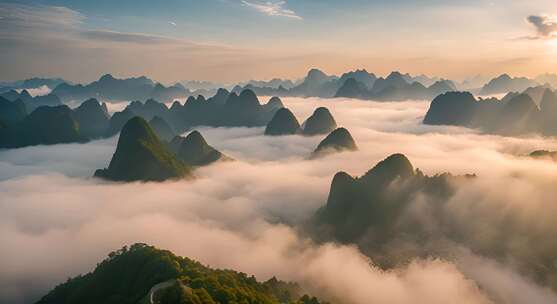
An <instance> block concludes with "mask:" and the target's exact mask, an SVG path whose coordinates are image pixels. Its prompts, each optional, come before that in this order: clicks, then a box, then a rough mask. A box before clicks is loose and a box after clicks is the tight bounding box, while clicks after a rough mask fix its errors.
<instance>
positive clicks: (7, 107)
mask: <svg viewBox="0 0 557 304" xmlns="http://www.w3.org/2000/svg"><path fill="white" fill-rule="evenodd" d="M3 96H6V97H8V98H11V99H14V100H13V101H12V100H10V99H6V98H4V97H3ZM51 97H52V99H51ZM22 99H24V100H26V101H27V102H24V101H22ZM47 102H48V103H49V105H47V106H45V105H42V106H39V107H38V108H37V109H36V110H34V109H33V108H32V109H33V111H32V112H31V113H30V112H29V111H28V109H27V108H28V105H30V106H29V107H31V106H35V103H47ZM50 103H52V105H50ZM54 107H58V109H59V110H60V109H64V110H63V111H64V112H67V116H68V118H67V120H71V121H72V123H71V124H68V126H70V125H71V126H74V125H75V129H76V132H77V133H78V136H77V135H76V136H75V137H74V141H72V140H69V141H68V139H67V138H57V135H56V134H50V136H49V137H48V140H47V139H45V140H42V139H39V138H37V137H35V136H33V134H32V132H33V131H32V129H33V128H34V125H33V124H29V123H28V122H26V119H27V117H29V116H31V115H32V114H34V113H35V112H37V111H38V110H41V111H39V112H38V113H37V114H36V115H33V116H32V117H34V118H35V120H34V121H41V122H42V121H43V120H44V122H42V123H44V124H49V123H50V124H52V125H53V126H54V125H56V123H57V122H50V121H49V120H50V119H52V118H53V117H54V116H50V115H47V114H48V113H50V110H52V109H50V108H54ZM282 107H283V104H282V102H281V100H280V99H279V98H278V97H273V98H271V99H270V100H269V102H268V103H267V104H261V103H260V102H259V99H258V97H257V96H256V95H255V94H254V93H253V92H252V91H249V90H244V91H242V92H241V93H240V95H237V94H235V93H229V92H228V91H226V90H224V89H221V90H218V92H217V94H216V95H215V96H213V97H211V98H209V99H205V97H203V96H198V97H197V98H194V97H190V98H188V99H187V100H186V102H185V103H184V104H181V103H180V102H174V103H173V104H172V106H171V107H170V108H168V107H167V106H166V104H164V103H161V102H158V101H156V100H154V99H148V100H147V101H146V102H145V103H143V102H140V101H133V102H131V103H129V104H128V106H127V107H126V108H125V109H124V110H122V111H119V112H115V113H114V114H113V115H112V116H110V115H109V114H108V111H107V107H106V104H104V103H100V102H99V101H98V100H97V99H94V98H91V99H87V100H86V101H84V102H83V103H82V104H81V105H80V106H79V107H77V108H75V109H73V110H72V109H70V108H68V107H67V106H61V103H60V101H59V99H58V98H57V97H56V95H47V96H38V97H31V96H30V95H28V94H26V91H23V92H22V93H21V94H19V93H17V92H15V91H10V92H7V93H6V94H4V95H0V110H1V111H2V112H1V113H0V126H1V129H0V147H4V148H15V147H24V146H29V145H39V144H57V143H63V142H82V141H87V140H91V139H96V138H102V137H109V136H113V135H116V134H117V133H118V132H120V130H121V129H122V127H123V126H124V125H125V124H126V122H127V121H128V120H130V119H131V118H133V117H135V116H140V117H142V118H144V119H145V120H147V121H150V122H151V124H152V127H153V128H154V129H155V131H156V132H157V133H158V135H159V136H160V137H161V138H163V139H164V140H166V141H170V140H172V138H173V137H174V136H175V135H176V133H183V132H185V131H186V130H188V129H190V128H192V127H196V126H213V127H256V126H265V125H266V124H267V123H268V122H269V121H270V120H271V118H272V117H273V115H274V114H275V112H276V111H278V110H279V109H281V108H282ZM42 108H47V109H42ZM43 115H44V117H43ZM41 117H42V118H41ZM39 126H40V125H38V126H37V128H38V127H39ZM72 128H73V127H72ZM44 130H51V129H49V128H45V129H44ZM49 132H51V131H49ZM52 132H53V131H52ZM37 133H40V132H39V131H37ZM62 133H63V132H62ZM33 138H34V139H33Z"/></svg>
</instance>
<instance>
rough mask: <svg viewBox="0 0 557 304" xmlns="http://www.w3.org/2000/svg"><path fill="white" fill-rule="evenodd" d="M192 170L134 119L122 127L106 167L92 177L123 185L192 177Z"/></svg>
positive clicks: (145, 124) (150, 131) (146, 126)
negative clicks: (114, 149)
mask: <svg viewBox="0 0 557 304" xmlns="http://www.w3.org/2000/svg"><path fill="white" fill-rule="evenodd" d="M191 171H192V170H191V168H190V167H189V166H187V165H186V164H184V163H183V162H182V161H180V160H178V159H177V158H176V156H174V154H173V153H172V152H170V151H168V150H167V148H166V147H165V145H164V144H163V143H161V141H160V139H159V138H158V137H157V135H156V134H155V132H154V131H153V129H152V128H151V127H150V126H149V124H148V123H147V121H145V119H143V118H141V117H137V116H136V117H134V118H132V119H130V120H129V121H128V122H126V124H125V125H124V127H123V128H122V131H121V132H120V138H119V139H118V145H117V147H116V152H114V155H113V156H112V160H111V161H110V164H109V166H108V168H107V169H99V170H97V171H96V172H95V176H96V177H100V178H104V179H108V180H114V181H125V182H130V181H164V180H167V179H176V178H183V177H191V176H192V173H191Z"/></svg>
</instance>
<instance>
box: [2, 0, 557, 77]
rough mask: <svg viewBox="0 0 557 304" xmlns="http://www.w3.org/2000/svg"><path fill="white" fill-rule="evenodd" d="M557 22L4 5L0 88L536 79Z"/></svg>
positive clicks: (103, 0)
mask: <svg viewBox="0 0 557 304" xmlns="http://www.w3.org/2000/svg"><path fill="white" fill-rule="evenodd" d="M554 15H557V2H556V1H554V0H532V1H523V0H468V1H461V0H455V1H448V0H447V1H441V0H422V1H410V0H391V1H378V0H370V1H363V0H346V1H333V0H323V1H318V0H304V1H302V0H288V1H287V0H263V1H261V0H203V1H201V0H169V1H152V0H150V1H147V0H135V1H132V0H122V1H108V0H98V1H84V0H77V1H75V0H74V1H69V0H34V1H0V64H1V65H2V71H1V72H0V80H16V79H22V78H27V77H32V76H42V77H55V76H56V77H63V78H66V79H68V80H71V81H76V82H88V81H92V80H95V79H98V78H99V77H100V76H101V75H102V74H105V73H111V74H113V75H115V76H120V77H128V76H138V75H146V76H149V77H151V78H154V79H156V80H159V81H162V82H165V83H172V82H176V81H180V80H210V81H216V82H225V83H233V82H239V81H242V80H249V79H271V78H275V77H279V78H291V79H292V78H299V77H302V76H303V75H304V74H305V73H306V72H307V70H309V69H310V68H313V67H317V68H320V69H322V70H323V71H325V72H327V73H329V74H341V73H342V72H345V71H348V70H352V69H357V68H365V69H367V70H368V71H371V72H374V73H376V74H379V75H384V74H387V73H389V72H390V71H393V70H400V71H403V72H409V73H412V74H422V73H425V74H428V75H435V76H441V77H446V78H451V79H463V78H466V77H468V76H473V75H477V74H483V75H488V76H495V75H497V74H501V73H503V72H506V73H510V74H512V75H517V76H519V75H523V76H535V75H537V74H540V73H545V72H552V71H555V70H556V68H557V38H555V37H556V36H557V21H556V20H557V19H554Z"/></svg>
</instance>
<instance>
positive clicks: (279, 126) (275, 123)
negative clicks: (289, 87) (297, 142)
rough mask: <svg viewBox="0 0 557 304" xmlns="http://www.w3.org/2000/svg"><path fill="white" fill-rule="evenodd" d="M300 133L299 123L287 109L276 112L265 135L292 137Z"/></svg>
mask: <svg viewBox="0 0 557 304" xmlns="http://www.w3.org/2000/svg"><path fill="white" fill-rule="evenodd" d="M299 131H300V123H299V122H298V120H297V119H296V116H294V114H292V112H290V110H289V109H287V108H281V109H280V110H278V111H277V112H276V113H275V115H274V116H273V118H272V119H271V121H270V122H269V124H267V127H266V128H265V135H292V134H296V133H298V132H299Z"/></svg>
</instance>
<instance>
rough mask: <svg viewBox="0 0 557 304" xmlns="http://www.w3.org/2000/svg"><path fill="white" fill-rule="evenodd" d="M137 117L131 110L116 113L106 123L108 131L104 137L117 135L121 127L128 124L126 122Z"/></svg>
mask: <svg viewBox="0 0 557 304" xmlns="http://www.w3.org/2000/svg"><path fill="white" fill-rule="evenodd" d="M135 116H137V114H135V112H134V111H132V110H131V109H128V108H126V109H124V110H123V111H120V112H116V113H114V114H113V115H112V117H110V120H109V122H108V129H107V131H106V136H113V135H116V134H118V132H120V130H122V127H124V125H125V124H126V123H127V122H128V120H130V119H132V118H133V117H135Z"/></svg>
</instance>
